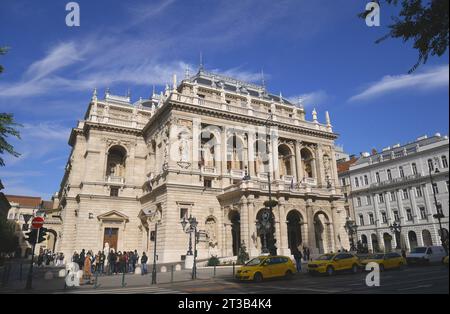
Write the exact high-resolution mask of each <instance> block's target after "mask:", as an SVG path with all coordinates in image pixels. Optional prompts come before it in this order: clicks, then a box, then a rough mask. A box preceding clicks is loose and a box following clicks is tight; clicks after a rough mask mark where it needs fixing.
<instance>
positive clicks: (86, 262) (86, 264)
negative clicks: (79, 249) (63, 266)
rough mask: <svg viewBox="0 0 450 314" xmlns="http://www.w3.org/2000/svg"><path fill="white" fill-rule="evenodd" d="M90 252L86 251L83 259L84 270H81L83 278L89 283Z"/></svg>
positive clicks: (90, 276) (90, 275) (90, 274)
mask: <svg viewBox="0 0 450 314" xmlns="http://www.w3.org/2000/svg"><path fill="white" fill-rule="evenodd" d="M91 261H92V260H91V253H90V252H88V253H87V255H86V257H85V259H84V272H83V278H84V279H85V280H87V283H88V284H90V283H91V280H92V272H91V267H92V263H91Z"/></svg>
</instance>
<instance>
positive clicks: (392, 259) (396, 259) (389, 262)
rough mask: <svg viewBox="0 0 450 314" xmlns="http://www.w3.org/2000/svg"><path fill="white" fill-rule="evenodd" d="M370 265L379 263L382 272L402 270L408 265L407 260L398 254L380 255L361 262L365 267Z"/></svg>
mask: <svg viewBox="0 0 450 314" xmlns="http://www.w3.org/2000/svg"><path fill="white" fill-rule="evenodd" d="M369 263H377V264H378V265H379V266H380V271H383V270H385V269H392V268H402V267H403V266H405V265H406V260H405V259H404V258H403V256H401V255H400V254H398V253H395V252H392V253H378V254H374V255H372V256H370V257H369V258H366V259H364V260H362V261H361V264H362V265H363V266H366V265H367V264H369Z"/></svg>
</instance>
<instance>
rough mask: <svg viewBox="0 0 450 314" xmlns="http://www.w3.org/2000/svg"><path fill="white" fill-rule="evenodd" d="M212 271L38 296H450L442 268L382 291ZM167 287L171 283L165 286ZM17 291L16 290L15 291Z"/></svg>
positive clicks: (352, 282) (385, 277)
mask: <svg viewBox="0 0 450 314" xmlns="http://www.w3.org/2000/svg"><path fill="white" fill-rule="evenodd" d="M210 273H211V271H210V270H206V269H205V270H202V271H199V279H198V280H195V281H192V280H190V278H189V277H190V273H189V272H188V271H187V272H185V271H183V272H179V273H177V274H176V277H177V278H176V279H177V280H176V282H174V283H170V282H169V280H167V281H165V280H164V279H169V278H164V276H170V274H159V275H158V279H159V280H158V285H153V286H151V285H150V284H149V283H150V282H149V280H150V276H139V275H135V276H129V277H127V286H126V287H124V288H122V287H121V280H120V276H112V277H108V278H106V277H105V278H102V282H101V286H99V287H98V288H97V289H94V287H93V286H92V285H90V286H82V287H79V288H70V289H67V290H63V289H61V287H62V286H63V279H62V278H54V279H52V280H49V281H37V282H36V284H35V286H36V288H35V289H33V293H76V294H78V293H88V294H103V293H108V294H109V293H120V294H124V293H127V294H129V293H139V294H147V293H148V294H166V293H171V294H177V293H181V294H191V293H194V294H231V293H233V294H317V293H324V294H352V293H353V294H354V293H362V294H378V293H396V294H399V293H401V294H414V293H433V294H435V293H440V294H448V293H449V270H448V268H446V267H444V266H443V265H436V266H425V267H408V268H405V269H403V270H392V271H385V272H383V273H381V278H380V283H381V285H380V287H367V286H366V284H365V278H366V273H358V274H348V273H343V274H337V275H336V276H333V277H327V276H310V275H309V274H306V273H302V274H299V275H296V276H295V277H294V278H293V279H291V280H284V279H278V280H269V281H264V282H261V283H254V282H238V281H236V280H234V279H233V278H232V276H231V274H230V271H229V270H227V269H225V270H221V271H218V274H217V275H218V276H217V277H216V278H213V277H212V275H211V274H210ZM164 282H166V283H164ZM23 284H24V282H23V281H22V282H21V283H20V285H19V286H16V287H14V288H15V289H8V288H7V287H4V288H3V289H0V293H8V292H10V293H12V292H15V293H17V292H19V293H27V291H24V290H23ZM10 288H13V287H10Z"/></svg>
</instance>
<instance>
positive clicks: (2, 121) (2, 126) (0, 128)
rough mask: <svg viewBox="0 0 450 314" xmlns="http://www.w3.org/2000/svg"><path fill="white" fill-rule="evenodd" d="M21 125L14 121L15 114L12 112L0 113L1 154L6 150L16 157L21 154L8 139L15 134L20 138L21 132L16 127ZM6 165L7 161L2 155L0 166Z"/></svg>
mask: <svg viewBox="0 0 450 314" xmlns="http://www.w3.org/2000/svg"><path fill="white" fill-rule="evenodd" d="M20 126H22V125H21V124H18V123H16V122H14V115H13V114H12V113H0V155H2V154H4V153H5V152H6V153H8V154H11V155H13V156H14V157H19V156H20V153H18V152H16V151H15V150H14V146H12V145H11V144H10V143H8V141H7V137H8V136H14V137H17V138H18V139H20V133H19V131H18V130H17V129H16V128H17V127H20ZM4 165H5V162H4V160H3V158H2V157H0V167H1V166H4Z"/></svg>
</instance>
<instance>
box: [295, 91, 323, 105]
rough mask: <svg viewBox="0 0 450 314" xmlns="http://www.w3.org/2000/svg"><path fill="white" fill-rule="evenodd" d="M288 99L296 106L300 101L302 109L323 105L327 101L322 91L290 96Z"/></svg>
mask: <svg viewBox="0 0 450 314" xmlns="http://www.w3.org/2000/svg"><path fill="white" fill-rule="evenodd" d="M288 99H289V101H291V102H292V103H294V104H297V103H298V102H299V100H301V102H302V104H303V106H304V107H313V106H316V107H317V106H320V105H323V104H324V103H325V102H326V101H327V100H328V99H329V96H328V94H327V93H326V92H325V91H324V90H317V91H313V92H310V93H305V94H301V95H297V96H291V97H289V98H288Z"/></svg>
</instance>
